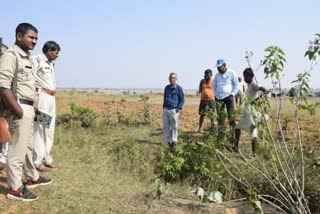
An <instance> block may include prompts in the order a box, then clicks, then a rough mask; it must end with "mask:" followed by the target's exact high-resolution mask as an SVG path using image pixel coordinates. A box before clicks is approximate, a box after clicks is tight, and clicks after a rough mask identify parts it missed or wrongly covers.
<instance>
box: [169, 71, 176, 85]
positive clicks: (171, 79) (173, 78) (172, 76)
mask: <svg viewBox="0 0 320 214" xmlns="http://www.w3.org/2000/svg"><path fill="white" fill-rule="evenodd" d="M176 81H177V74H176V73H170V75H169V82H170V85H175V84H176Z"/></svg>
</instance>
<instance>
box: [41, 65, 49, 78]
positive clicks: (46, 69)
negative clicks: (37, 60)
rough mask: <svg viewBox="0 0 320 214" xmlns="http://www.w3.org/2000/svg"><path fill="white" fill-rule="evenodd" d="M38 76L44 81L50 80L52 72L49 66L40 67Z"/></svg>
mask: <svg viewBox="0 0 320 214" xmlns="http://www.w3.org/2000/svg"><path fill="white" fill-rule="evenodd" d="M38 75H39V76H41V77H42V78H44V79H48V78H51V75H52V72H51V69H50V67H49V66H46V67H41V69H40V70H39V72H38Z"/></svg>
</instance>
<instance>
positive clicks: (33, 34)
mask: <svg viewBox="0 0 320 214" xmlns="http://www.w3.org/2000/svg"><path fill="white" fill-rule="evenodd" d="M37 40H38V30H37V28H35V27H34V26H33V25H32V24H29V23H20V24H19V25H18V26H17V28H16V42H15V44H16V45H18V46H19V47H20V48H21V49H22V50H24V51H25V52H28V51H29V50H33V48H34V47H35V46H36V44H37Z"/></svg>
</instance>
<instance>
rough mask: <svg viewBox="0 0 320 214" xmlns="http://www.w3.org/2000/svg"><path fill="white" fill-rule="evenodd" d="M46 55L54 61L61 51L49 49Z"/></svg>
mask: <svg viewBox="0 0 320 214" xmlns="http://www.w3.org/2000/svg"><path fill="white" fill-rule="evenodd" d="M46 56H47V58H48V60H49V61H53V60H55V59H57V58H58V56H59V51H58V50H55V51H48V52H47V53H46Z"/></svg>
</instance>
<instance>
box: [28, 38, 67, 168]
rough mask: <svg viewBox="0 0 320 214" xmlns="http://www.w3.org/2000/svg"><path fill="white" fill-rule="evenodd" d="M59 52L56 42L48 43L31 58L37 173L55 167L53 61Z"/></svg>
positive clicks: (54, 84)
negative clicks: (33, 78) (53, 146)
mask: <svg viewBox="0 0 320 214" xmlns="http://www.w3.org/2000/svg"><path fill="white" fill-rule="evenodd" d="M60 50H61V49H60V46H59V45H58V44H57V43H56V42H54V41H48V42H46V43H45V44H44V46H43V48H42V52H43V54H39V55H36V56H34V57H33V64H34V67H35V72H36V74H35V75H36V88H37V102H36V119H35V121H36V122H35V124H34V149H33V161H34V165H35V166H36V168H37V170H38V171H50V168H55V167H57V166H56V165H55V164H53V159H52V157H51V155H50V151H51V148H52V145H53V138H54V129H55V119H56V101H55V90H56V83H55V74H54V60H55V59H57V57H58V56H59V52H60Z"/></svg>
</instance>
